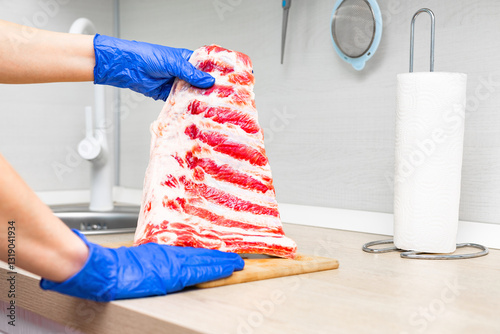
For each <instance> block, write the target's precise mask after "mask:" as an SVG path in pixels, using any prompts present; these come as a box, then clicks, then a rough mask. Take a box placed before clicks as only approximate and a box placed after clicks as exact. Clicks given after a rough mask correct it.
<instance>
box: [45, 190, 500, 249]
mask: <svg viewBox="0 0 500 334" xmlns="http://www.w3.org/2000/svg"><path fill="white" fill-rule="evenodd" d="M113 190H114V191H113V193H114V199H115V201H116V202H118V203H123V204H136V205H140V204H141V197H142V190H140V189H132V188H125V187H115V188H114V189H113ZM37 194H38V196H39V197H40V198H41V199H42V201H44V202H45V203H46V204H48V205H58V204H74V203H88V202H89V200H90V192H89V191H88V190H74V191H46V192H38V193H37ZM279 209H280V214H281V219H282V220H283V222H285V223H290V224H297V225H306V226H314V227H324V228H333V229H339V230H347V231H355V232H365V233H373V234H382V235H387V236H392V235H393V215H392V214H390V213H380V212H369V211H357V210H345V209H335V208H324V207H316V206H306V205H297V204H287V203H280V204H279ZM457 242H459V243H461V242H473V243H478V244H481V245H484V246H486V247H491V248H497V249H500V224H489V223H478V222H469V221H460V222H459V224H458V235H457Z"/></svg>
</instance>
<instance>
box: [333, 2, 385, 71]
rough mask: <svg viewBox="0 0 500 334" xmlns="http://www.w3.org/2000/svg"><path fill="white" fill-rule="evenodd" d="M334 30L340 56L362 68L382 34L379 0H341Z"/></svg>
mask: <svg viewBox="0 0 500 334" xmlns="http://www.w3.org/2000/svg"><path fill="white" fill-rule="evenodd" d="M331 33H332V38H333V44H334V47H335V50H336V51H337V53H338V54H339V56H340V57H341V58H342V59H343V60H344V61H346V62H348V63H350V64H351V65H352V66H353V67H354V68H355V69H357V70H361V69H363V67H364V66H365V62H366V61H367V60H368V59H369V58H370V57H371V56H372V55H373V53H374V52H375V50H376V49H377V47H378V44H379V42H380V37H381V35H382V17H381V13H380V8H379V7H378V4H377V2H376V1H375V0H339V1H337V4H336V5H335V7H334V10H333V15H332V21H331Z"/></svg>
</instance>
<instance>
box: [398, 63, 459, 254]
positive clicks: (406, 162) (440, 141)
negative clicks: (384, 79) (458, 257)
mask: <svg viewBox="0 0 500 334" xmlns="http://www.w3.org/2000/svg"><path fill="white" fill-rule="evenodd" d="M397 82H398V86H397V111H396V156H395V175H394V244H395V245H396V247H398V248H400V249H404V250H415V251H420V252H429V253H451V252H454V251H455V248H456V235H457V227H458V211H459V202H460V179H461V171H462V153H463V134H464V119H465V99H466V94H465V90H466V82H467V75H466V74H462V73H446V72H422V73H404V74H399V75H398V76H397Z"/></svg>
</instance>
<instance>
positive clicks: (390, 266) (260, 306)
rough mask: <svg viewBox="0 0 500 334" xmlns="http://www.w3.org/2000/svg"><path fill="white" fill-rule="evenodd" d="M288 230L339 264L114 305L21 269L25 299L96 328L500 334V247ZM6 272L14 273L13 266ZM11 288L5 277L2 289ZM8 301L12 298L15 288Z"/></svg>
mask: <svg viewBox="0 0 500 334" xmlns="http://www.w3.org/2000/svg"><path fill="white" fill-rule="evenodd" d="M284 228H285V232H286V234H287V235H288V236H289V237H291V238H292V239H294V240H295V241H296V242H297V244H298V245H299V252H301V253H303V254H312V255H319V256H326V257H332V258H336V259H338V260H339V263H340V267H339V269H336V270H331V271H325V272H318V273H311V274H305V275H297V276H289V277H282V278H276V279H269V280H264V281H257V282H250V283H244V284H236V285H229V286H223V287H218V288H211V289H188V290H185V291H183V292H179V293H174V294H171V295H168V296H161V297H150V298H141V299H130V300H121V301H115V302H111V303H108V304H104V303H96V302H91V301H86V300H81V299H77V298H73V297H68V296H63V295H60V294H57V293H54V292H50V291H42V290H41V289H40V288H39V287H38V280H39V278H38V277H37V276H35V275H32V274H30V273H27V272H24V271H18V275H17V281H16V286H17V291H18V293H17V294H16V305H17V306H19V307H22V308H25V309H27V310H30V311H32V312H34V313H37V314H40V315H42V316H44V317H46V318H49V319H52V320H54V321H57V322H59V323H61V324H63V325H65V326H66V329H79V330H81V331H82V332H88V333H109V334H112V333H120V334H123V333H139V332H142V333H217V334H223V333H237V334H240V333H241V334H250V333H254V334H259V333H319V334H326V333H333V332H335V333H401V334H403V333H500V320H499V312H500V250H491V249H490V254H489V255H487V256H485V257H480V258H475V259H468V260H453V261H450V260H448V261H429V260H409V259H402V258H400V257H399V254H398V253H385V254H369V253H365V252H363V251H362V250H361V246H362V245H363V244H364V243H366V242H368V241H373V240H379V239H386V238H387V237H384V236H380V235H374V234H366V233H357V232H348V231H341V230H334V229H324V228H315V227H305V226H300V225H290V224H284ZM89 239H90V240H91V241H93V242H98V243H106V242H117V241H126V240H131V239H132V234H120V235H102V236H92V237H90V238H89ZM0 270H1V271H2V277H6V264H4V263H2V265H1V269H0ZM6 288H7V286H6V280H5V279H1V283H0V291H7V290H6ZM0 299H2V300H4V301H8V299H7V293H3V292H2V293H1V294H0Z"/></svg>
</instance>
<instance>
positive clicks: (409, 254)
mask: <svg viewBox="0 0 500 334" xmlns="http://www.w3.org/2000/svg"><path fill="white" fill-rule="evenodd" d="M420 13H427V14H429V16H430V18H431V46H430V72H434V40H435V38H434V35H435V16H434V13H433V12H432V11H431V10H430V9H428V8H421V9H419V10H418V11H417V12H416V13H415V14H414V15H413V18H412V20H411V31H410V69H409V72H410V73H411V72H413V54H414V48H413V45H414V33H415V19H416V18H417V16H418V15H419V14H420ZM386 244H394V241H393V239H387V240H378V241H372V242H368V243H366V244H364V245H363V248H362V249H363V251H365V252H367V253H388V252H394V251H399V252H401V254H400V255H401V257H402V258H407V259H423V260H457V259H470V258H475V257H480V256H485V255H487V254H488V253H489V250H488V248H487V247H485V246H483V245H479V244H475V243H460V244H457V246H456V248H464V247H472V248H477V249H479V250H480V251H479V252H476V253H469V254H456V255H453V254H448V255H447V254H430V253H425V252H417V251H411V250H403V249H399V248H397V247H396V246H391V247H385V248H378V249H374V248H371V246H375V245H386Z"/></svg>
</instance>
